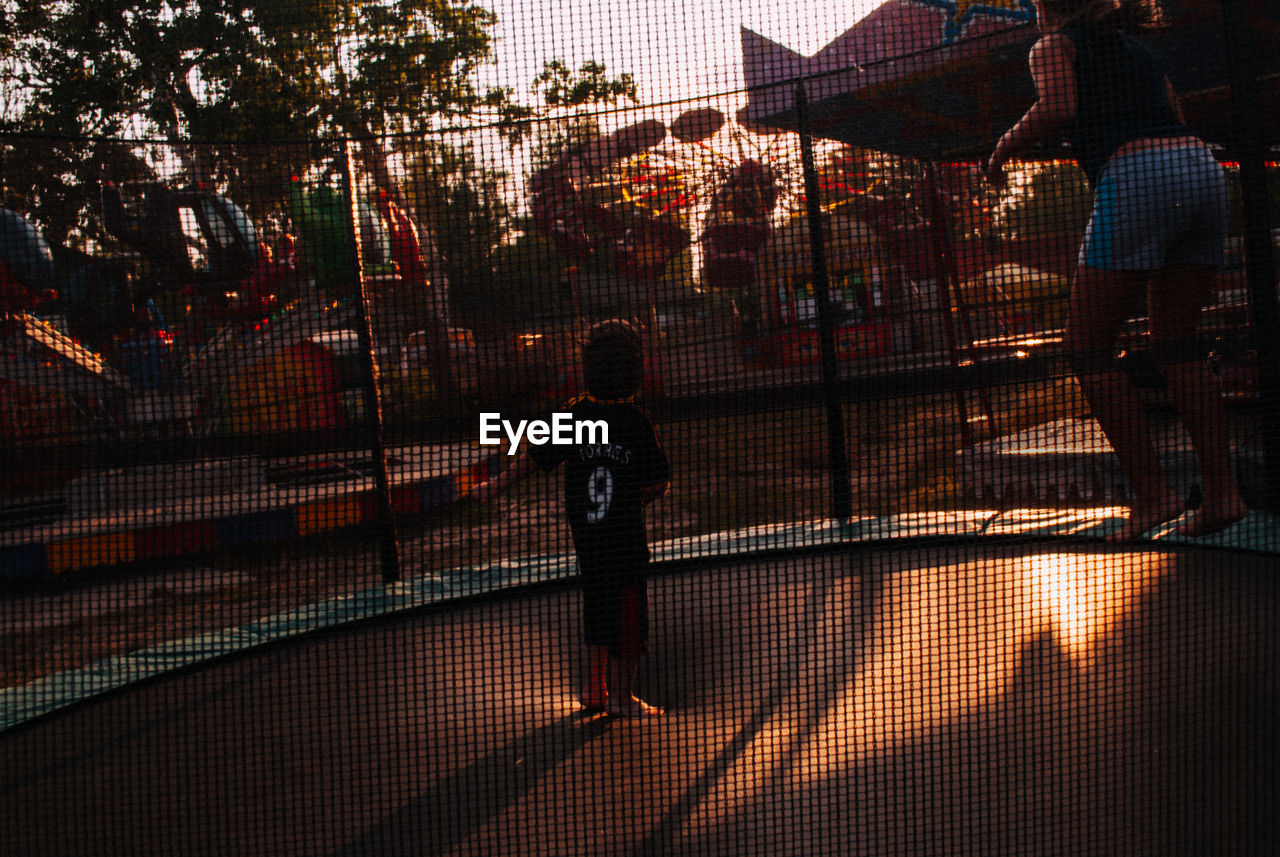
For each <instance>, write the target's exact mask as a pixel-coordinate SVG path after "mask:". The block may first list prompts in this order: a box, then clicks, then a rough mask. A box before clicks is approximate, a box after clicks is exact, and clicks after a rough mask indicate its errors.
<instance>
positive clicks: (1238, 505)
mask: <svg viewBox="0 0 1280 857" xmlns="http://www.w3.org/2000/svg"><path fill="white" fill-rule="evenodd" d="M1247 514H1249V509H1248V507H1246V506H1245V504H1244V501H1243V500H1241V499H1240V498H1239V497H1233V498H1232V499H1231V500H1230V501H1228V502H1227V503H1212V504H1211V503H1209V502H1208V501H1207V500H1206V501H1205V502H1204V503H1203V504H1202V505H1201V506H1200V508H1199V509H1197V510H1196V512H1195V514H1193V515H1191V516H1190V517H1189V518H1188V519H1187V522H1186V523H1185V524H1183V525H1182V526H1180V527H1178V535H1180V536H1186V537H1187V538H1191V539H1196V538H1199V537H1201V536H1211V535H1213V534H1214V533H1218V532H1221V531H1222V530H1225V529H1226V528H1227V527H1229V526H1231V525H1232V524H1234V523H1235V522H1236V521H1238V520H1240V519H1241V518H1243V517H1244V516H1245V515H1247Z"/></svg>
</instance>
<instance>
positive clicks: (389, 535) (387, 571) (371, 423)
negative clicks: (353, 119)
mask: <svg viewBox="0 0 1280 857" xmlns="http://www.w3.org/2000/svg"><path fill="white" fill-rule="evenodd" d="M352 145H353V144H352V143H351V142H349V141H348V142H347V143H345V144H344V145H343V147H342V156H341V162H342V171H341V172H342V184H343V191H344V192H345V193H346V195H347V201H348V203H349V204H350V205H349V209H348V214H349V215H350V222H349V224H348V225H349V227H350V229H351V236H352V240H353V246H354V248H355V253H354V262H353V268H354V271H353V272H352V273H353V274H354V276H355V279H356V301H357V303H359V309H360V323H359V324H358V325H357V326H356V336H357V338H358V339H359V342H360V362H361V364H362V365H361V368H362V369H363V370H364V371H363V372H362V373H361V375H362V377H363V381H364V384H363V389H362V391H361V392H362V393H363V395H364V428H365V430H366V433H367V437H366V442H367V443H368V447H369V451H370V453H372V455H373V490H374V515H375V518H374V528H375V531H376V533H377V536H378V550H379V554H380V557H381V564H382V580H383V582H384V583H394V582H395V581H397V580H399V579H400V544H399V536H398V535H397V533H396V521H395V513H394V510H393V509H392V506H391V479H390V477H389V476H388V475H387V447H386V442H385V440H384V439H383V434H382V396H381V394H380V393H379V391H378V359H377V356H376V355H375V354H374V350H373V321H372V318H371V316H370V315H369V301H368V294H367V293H366V290H365V276H364V246H363V244H362V242H361V237H360V204H359V201H358V200H357V199H356V188H357V186H358V185H357V184H356V176H355V162H354V159H353V158H352V157H351V147H352Z"/></svg>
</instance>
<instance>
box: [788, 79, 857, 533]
mask: <svg viewBox="0 0 1280 857" xmlns="http://www.w3.org/2000/svg"><path fill="white" fill-rule="evenodd" d="M795 105H796V130H797V131H798V132H799V134H800V157H801V163H802V165H803V167H804V194H805V208H806V213H807V215H808V218H809V254H810V258H811V261H812V268H813V294H814V298H815V299H816V300H817V303H818V342H819V345H820V347H821V354H822V389H823V392H824V393H825V398H826V407H827V444H828V447H829V450H830V456H831V515H832V517H833V518H835V519H836V520H839V521H846V520H848V519H849V518H851V517H853V491H852V488H851V486H850V484H849V452H848V449H847V448H846V444H845V432H844V410H843V408H844V404H843V402H841V399H840V366H839V363H838V362H837V359H836V339H835V324H834V319H833V318H832V317H831V300H830V295H829V293H830V290H831V286H830V282H829V281H828V277H827V247H826V240H825V235H824V234H823V224H822V206H821V204H820V201H819V199H818V171H817V170H816V169H815V168H814V165H813V137H812V136H811V135H810V134H809V99H808V97H807V96H806V94H805V91H804V84H803V83H798V84H796V95H795Z"/></svg>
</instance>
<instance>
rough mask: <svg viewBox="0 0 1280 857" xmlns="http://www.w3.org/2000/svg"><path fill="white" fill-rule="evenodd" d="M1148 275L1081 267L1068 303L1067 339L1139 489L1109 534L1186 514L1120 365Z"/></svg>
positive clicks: (1101, 420)
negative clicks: (1121, 346) (1121, 340)
mask: <svg viewBox="0 0 1280 857" xmlns="http://www.w3.org/2000/svg"><path fill="white" fill-rule="evenodd" d="M1146 280H1147V275H1146V274H1142V273H1132V272H1122V271H1102V270H1098V269H1095V268H1086V267H1081V268H1079V269H1077V271H1076V280H1075V283H1074V284H1073V286H1072V289H1071V298H1070V301H1069V303H1068V306H1067V319H1066V331H1065V333H1064V345H1065V347H1066V349H1067V353H1068V355H1069V358H1070V360H1071V363H1072V366H1073V368H1074V369H1075V372H1076V377H1077V378H1078V379H1079V382H1080V388H1081V390H1082V391H1083V392H1084V395H1085V398H1086V399H1088V401H1089V406H1090V408H1091V409H1092V411H1093V416H1094V418H1095V419H1096V420H1097V421H1098V424H1099V425H1100V426H1101V427H1102V430H1103V432H1104V433H1105V434H1106V436H1107V439H1108V440H1109V441H1111V447H1112V449H1114V450H1115V453H1116V458H1118V459H1119V461H1120V467H1121V468H1122V469H1123V470H1124V473H1125V476H1126V477H1128V479H1129V485H1130V487H1131V488H1132V489H1133V495H1134V496H1133V504H1132V506H1131V507H1130V509H1129V518H1128V520H1127V521H1126V522H1125V525H1124V526H1123V527H1121V529H1120V530H1119V531H1118V532H1116V533H1115V534H1114V535H1112V536H1110V537H1109V540H1110V541H1113V542H1125V541H1132V540H1134V539H1137V538H1138V537H1139V536H1141V535H1142V534H1143V533H1144V532H1146V531H1147V530H1149V529H1151V528H1152V527H1155V526H1157V525H1159V524H1162V523H1164V522H1165V521H1169V520H1172V519H1173V518H1176V517H1178V515H1180V514H1182V511H1183V507H1184V502H1183V499H1182V498H1181V497H1179V496H1178V494H1177V492H1176V491H1174V490H1173V486H1172V485H1170V484H1169V480H1168V477H1166V476H1165V474H1164V471H1163V470H1162V469H1161V466H1160V457H1159V456H1158V455H1157V454H1156V449H1155V444H1154V443H1153V442H1152V440H1151V427H1150V424H1149V422H1148V420H1147V414H1146V410H1145V409H1144V408H1143V406H1142V403H1141V401H1140V400H1139V399H1138V397H1137V392H1136V390H1134V387H1133V384H1131V383H1130V382H1129V379H1128V378H1127V377H1125V375H1124V373H1123V372H1121V371H1120V369H1119V368H1118V367H1116V366H1115V364H1114V361H1113V360H1112V359H1111V357H1110V353H1109V352H1110V350H1111V349H1113V348H1114V347H1115V342H1116V337H1117V336H1118V335H1119V333H1120V330H1121V328H1122V327H1123V325H1124V322H1125V319H1126V318H1127V317H1128V315H1129V312H1130V310H1131V309H1132V308H1133V307H1134V306H1136V305H1137V302H1138V300H1139V299H1140V298H1141V297H1142V296H1143V295H1144V294H1145V291H1146V288H1145V287H1146Z"/></svg>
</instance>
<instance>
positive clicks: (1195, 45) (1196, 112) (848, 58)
mask: <svg viewBox="0 0 1280 857" xmlns="http://www.w3.org/2000/svg"><path fill="white" fill-rule="evenodd" d="M1226 2H1241V3H1244V4H1245V5H1247V6H1248V14H1249V15H1250V18H1251V28H1252V31H1253V34H1254V41H1255V43H1254V45H1253V46H1252V53H1253V58H1254V62H1255V64H1256V70H1257V72H1258V79H1259V97H1258V101H1259V103H1260V105H1261V106H1262V109H1263V113H1264V115H1263V121H1264V123H1265V126H1266V129H1267V134H1268V139H1269V140H1270V141H1272V142H1275V141H1276V140H1277V137H1280V134H1278V133H1277V132H1278V131H1280V104H1278V102H1280V99H1278V98H1277V95H1280V0H1226ZM1039 35H1040V31H1039V29H1038V28H1037V26H1036V23H1035V10H1034V8H1033V7H1032V5H1031V0H989V2H972V0H888V2H886V3H884V4H882V5H881V6H879V7H877V8H876V9H875V10H874V11H873V12H871V13H870V14H869V15H867V16H866V17H865V18H863V19H862V20H861V21H859V22H858V23H857V24H855V25H854V26H853V27H851V28H850V29H849V30H847V31H846V32H845V33H844V34H843V35H841V36H839V37H838V38H836V39H835V40H834V41H832V42H831V43H830V44H828V45H827V46H826V47H824V48H823V49H822V50H820V51H818V52H817V53H816V54H814V55H813V56H811V57H805V56H802V55H800V54H798V53H796V52H794V51H792V50H790V49H788V48H786V47H783V46H782V45H779V44H777V43H775V42H772V41H770V40H769V39H767V38H765V37H763V36H761V35H759V34H757V33H754V32H752V31H751V30H748V29H745V28H744V29H743V30H742V57H743V67H744V75H745V79H746V83H747V86H748V87H749V89H750V94H749V96H748V102H747V107H746V111H745V113H746V118H747V119H748V120H750V121H752V122H754V123H757V124H760V125H768V126H772V127H775V128H780V129H788V130H796V128H797V120H796V111H795V98H796V87H797V84H798V83H800V82H801V81H802V80H803V81H804V86H805V94H806V98H807V100H808V103H809V128H810V131H811V133H813V134H814V135H815V136H818V137H823V138H826V139H831V140H838V141H841V142H845V143H849V144H852V145H856V146H863V147H866V148H870V149H875V150H878V151H881V152H888V153H892V154H897V155H903V156H907V157H919V158H938V159H977V158H981V157H985V156H986V155H987V154H989V153H990V151H991V149H992V147H993V146H994V145H995V142H996V140H997V139H999V137H1000V134H1001V133H1003V132H1004V131H1005V129H1007V128H1008V127H1009V126H1010V125H1011V124H1012V123H1013V122H1015V121H1016V120H1017V119H1018V117H1019V116H1021V115H1022V113H1023V111H1025V110H1026V108H1027V107H1028V106H1030V104H1031V103H1032V102H1033V101H1034V100H1035V87H1034V85H1033V84H1032V81H1031V76H1030V73H1029V72H1028V70H1027V52H1028V50H1029V49H1030V47H1031V45H1032V44H1033V43H1034V42H1035V40H1036V39H1037V38H1038V37H1039ZM1144 38H1145V39H1146V40H1147V41H1148V42H1149V43H1150V44H1151V45H1152V47H1154V48H1155V50H1156V51H1157V52H1158V53H1160V54H1161V56H1162V57H1163V59H1164V62H1165V65H1166V69H1167V71H1168V73H1169V77H1170V79H1171V80H1172V82H1173V84H1174V87H1175V89H1177V91H1178V93H1179V95H1180V96H1181V97H1182V99H1183V107H1184V110H1185V111H1186V113H1187V119H1188V122H1189V124H1191V126H1192V129H1193V130H1194V131H1196V132H1197V133H1198V134H1200V135H1201V136H1203V137H1205V138H1206V139H1208V140H1210V141H1212V142H1219V143H1221V142H1226V141H1227V140H1228V138H1229V136H1230V126H1231V105H1230V91H1229V88H1228V86H1227V81H1228V68H1227V56H1228V51H1227V48H1226V45H1225V39H1224V37H1223V22H1222V8H1221V5H1220V3H1219V2H1218V0H1171V2H1168V3H1166V4H1165V5H1164V23H1163V25H1162V26H1160V27H1158V28H1155V29H1153V30H1152V31H1151V32H1150V33H1148V34H1146V35H1144ZM1232 49H1233V50H1238V49H1239V48H1238V46H1234V45H1233V46H1232Z"/></svg>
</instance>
